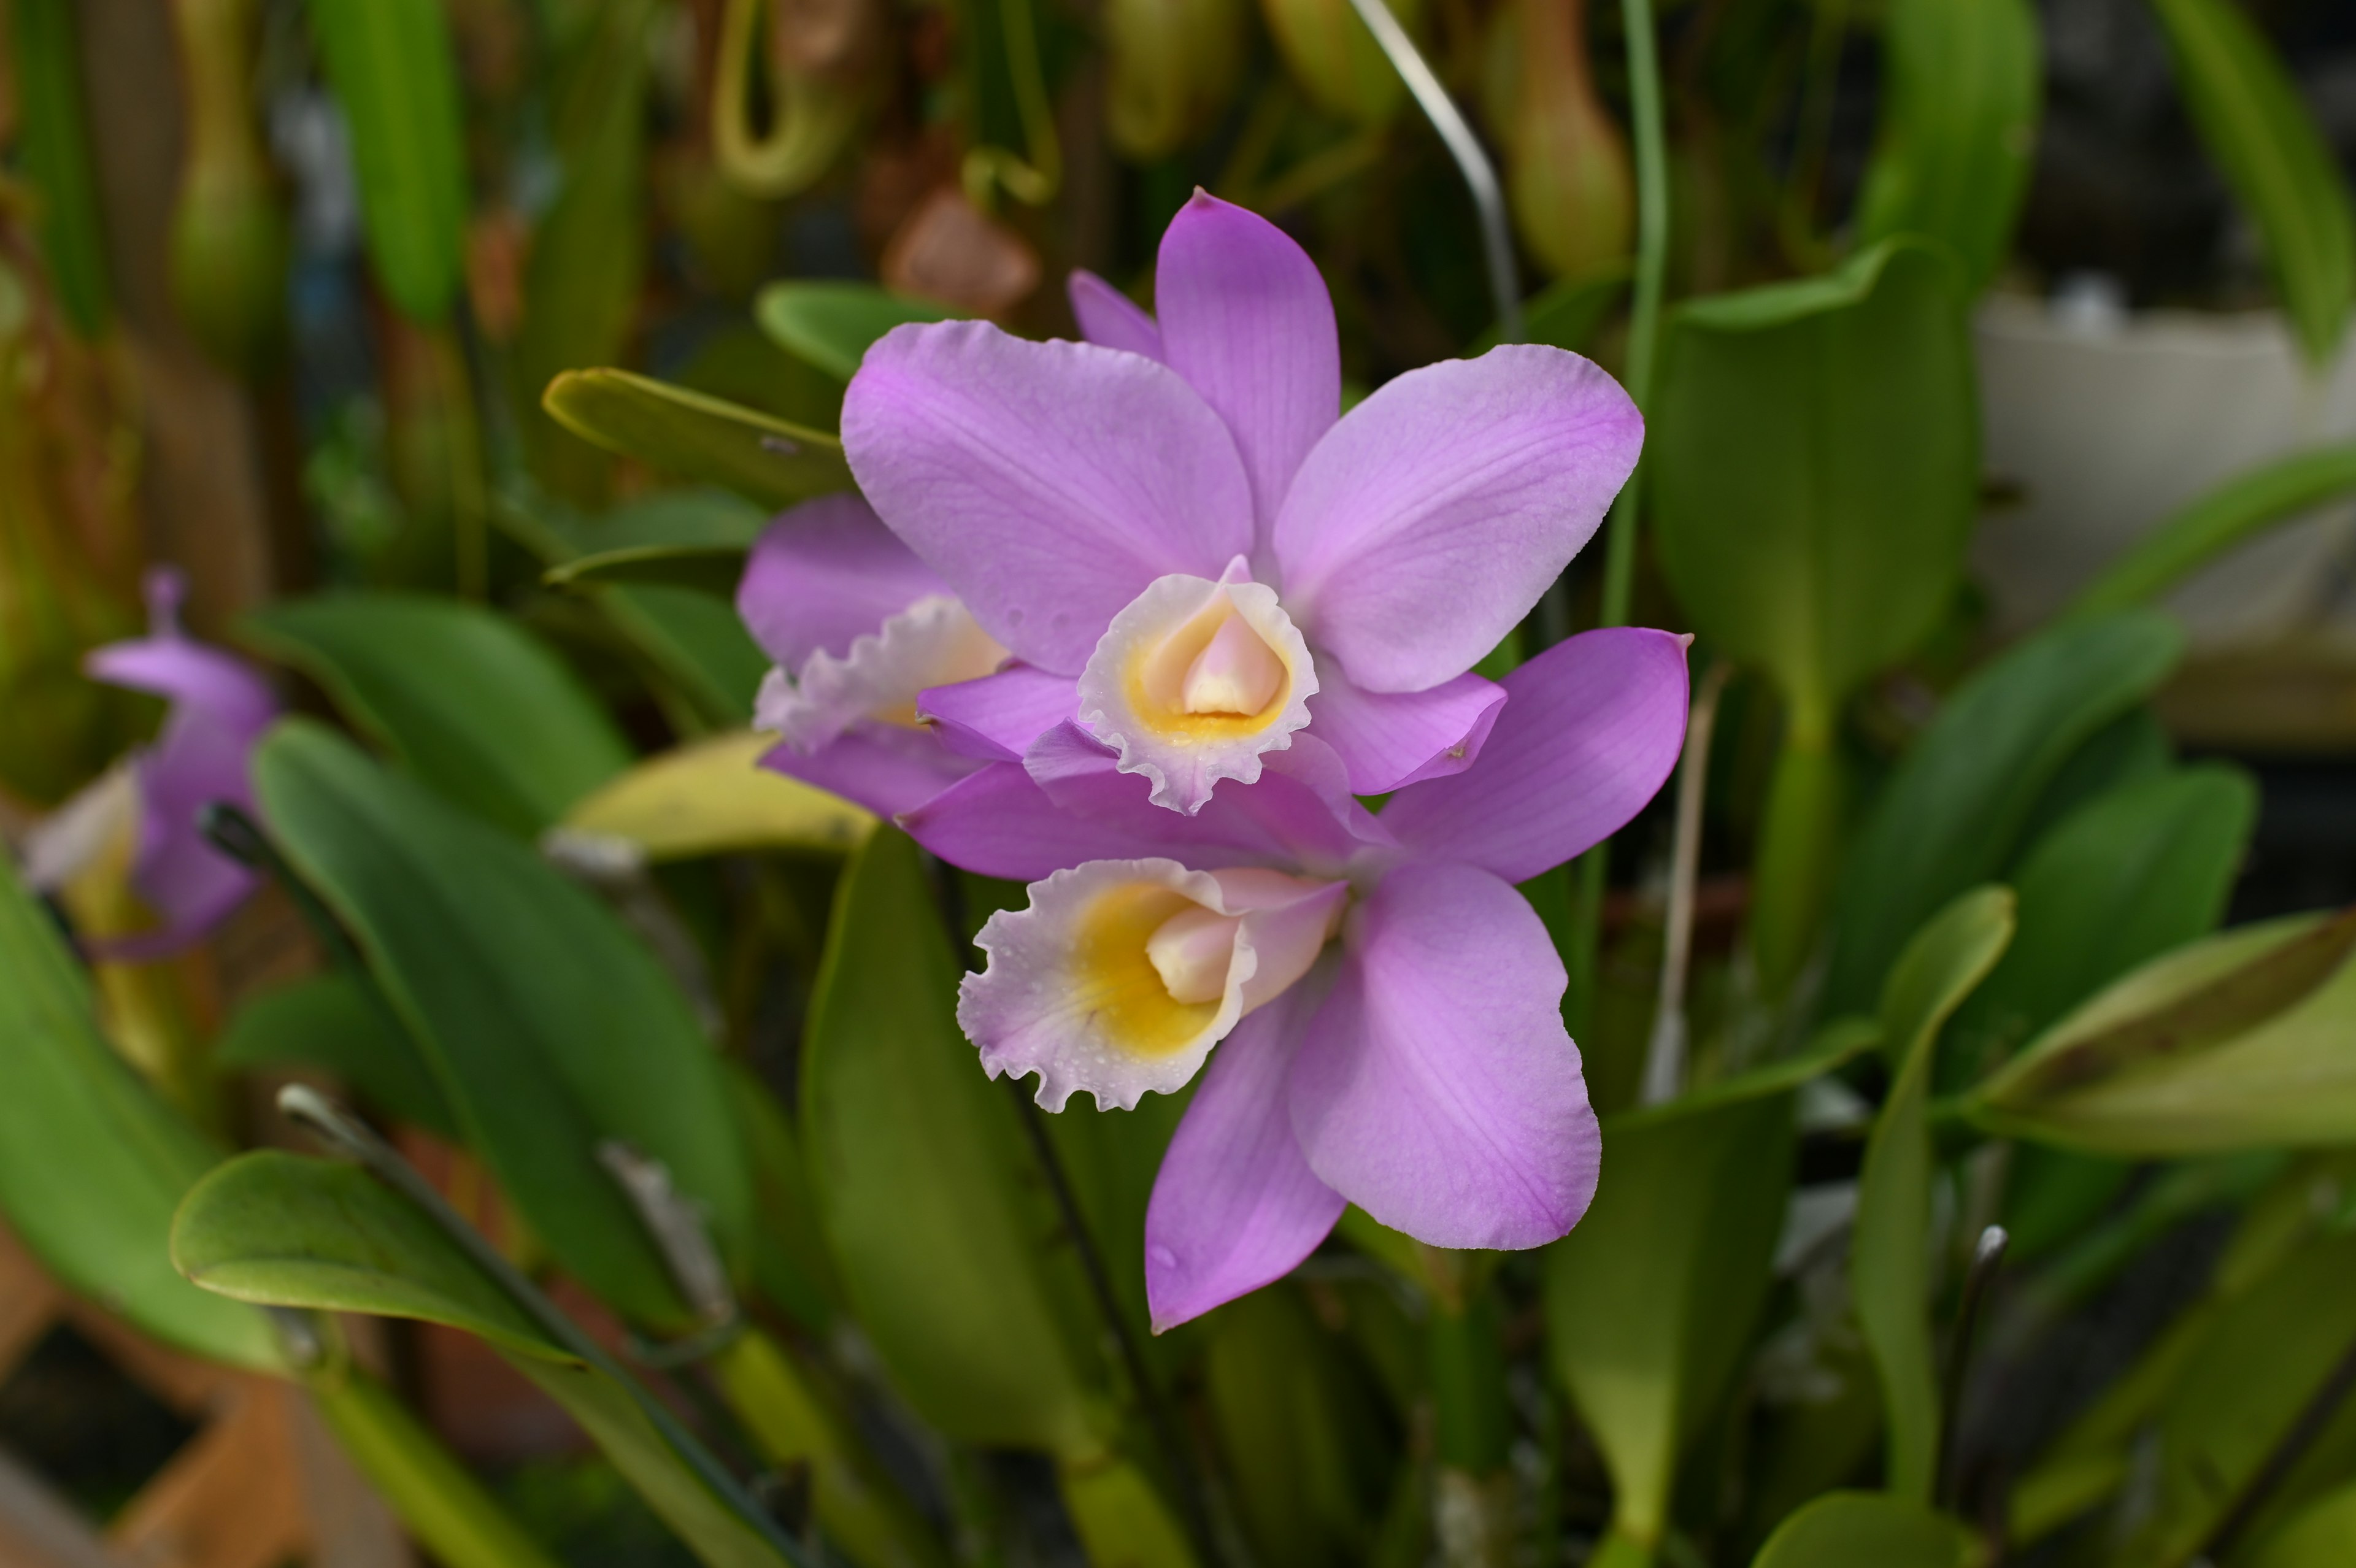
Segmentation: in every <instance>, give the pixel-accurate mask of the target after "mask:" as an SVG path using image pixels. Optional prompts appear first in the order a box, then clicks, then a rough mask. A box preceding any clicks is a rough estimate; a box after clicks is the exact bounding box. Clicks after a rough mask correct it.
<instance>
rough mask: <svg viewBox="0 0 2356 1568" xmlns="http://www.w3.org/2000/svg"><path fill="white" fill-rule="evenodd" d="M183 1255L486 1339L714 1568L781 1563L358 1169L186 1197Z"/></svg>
mask: <svg viewBox="0 0 2356 1568" xmlns="http://www.w3.org/2000/svg"><path fill="white" fill-rule="evenodd" d="M172 1254H173V1257H174V1259H175V1261H176V1262H177V1263H178V1264H179V1266H180V1267H181V1268H182V1269H183V1270H184V1271H185V1272H186V1273H187V1275H188V1276H189V1277H190V1278H191V1279H194V1280H196V1281H198V1283H199V1284H201V1285H204V1287H205V1288H207V1289H209V1290H213V1291H218V1292H220V1293H222V1294H223V1295H226V1296H232V1297H234V1298H236V1299H239V1300H244V1301H252V1302H258V1303H263V1304H267V1305H271V1306H280V1307H313V1308H316V1309H318V1310H321V1311H331V1312H365V1313H372V1314H376V1315H378V1316H381V1317H410V1318H416V1319H419V1320H421V1321H423V1322H428V1323H440V1324H444V1325H446V1326H448V1327H450V1328H457V1329H461V1330H463V1331H465V1332H466V1333H469V1334H474V1335H477V1336H479V1337H481V1338H483V1339H486V1340H487V1341H488V1342H489V1343H490V1344H491V1345H492V1346H493V1347H494V1348H495V1349H497V1350H498V1352H499V1356H500V1359H501V1360H505V1361H506V1362H507V1363H508V1364H509V1366H511V1367H513V1368H515V1369H516V1371H519V1372H521V1373H522V1374H523V1375H524V1376H525V1377H527V1378H529V1379H530V1380H531V1381H532V1382H534V1383H536V1384H538V1385H539V1387H540V1388H541V1390H542V1391H543V1392H546V1393H547V1394H548V1395H549V1396H550V1397H551V1398H552V1399H553V1400H555V1401H556V1402H557V1403H559V1404H561V1405H562V1406H563V1407H564V1409H565V1411H566V1413H569V1414H570V1415H571V1416H572V1417H573V1420H575V1421H577V1422H579V1423H580V1424H581V1426H582V1429H583V1430H584V1431H585V1432H587V1433H588V1435H589V1436H590V1438H591V1440H592V1441H594V1443H595V1444H596V1445H598V1447H600V1448H602V1449H603V1450H605V1455H606V1456H607V1457H608V1458H610V1459H611V1460H613V1462H614V1465H615V1467H616V1468H617V1469H618V1470H620V1471H621V1472H622V1474H623V1476H624V1477H626V1479H627V1480H628V1481H629V1482H630V1484H631V1485H632V1486H634V1487H636V1488H637V1489H638V1491H639V1492H640V1494H641V1495H643V1496H644V1497H645V1498H646V1499H647V1501H648V1504H649V1505H650V1506H652V1507H653V1509H654V1510H655V1511H656V1512H657V1513H658V1514H659V1515H660V1516H661V1517H662V1519H663V1520H664V1521H665V1522H666V1523H668V1524H669V1526H670V1527H671V1528H672V1529H673V1530H674V1531H678V1533H679V1535H680V1538H681V1539H682V1540H684V1541H687V1542H688V1544H689V1545H690V1546H691V1548H692V1549H693V1550H694V1552H695V1553H696V1555H697V1556H698V1557H699V1558H701V1560H702V1561H703V1562H704V1563H705V1564H707V1568H781V1565H782V1564H783V1563H784V1561H785V1560H784V1559H783V1558H782V1557H780V1556H779V1555H778V1554H777V1553H776V1552H775V1551H773V1550H771V1549H770V1547H769V1546H768V1545H767V1544H766V1542H765V1541H762V1540H761V1538H760V1537H759V1536H758V1535H756V1534H755V1532H754V1531H752V1529H751V1528H750V1527H749V1526H747V1525H746V1524H745V1523H744V1520H741V1519H739V1518H738V1517H737V1516H736V1515H735V1514H734V1512H733V1511H731V1510H730V1509H729V1508H728V1506H727V1505H726V1504H725V1503H724V1502H723V1500H722V1499H720V1498H719V1497H718V1496H717V1495H715V1494H714V1493H713V1492H712V1489H711V1488H710V1487H709V1486H707V1485H706V1484H705V1482H704V1481H703V1480H702V1479H701V1477H699V1476H697V1475H696V1473H695V1472H694V1471H693V1470H692V1469H691V1468H690V1467H688V1465H687V1463H686V1462H685V1461H684V1460H683V1459H682V1458H681V1457H680V1454H679V1452H678V1451H677V1450H676V1449H674V1448H672V1447H671V1446H670V1445H669V1443H667V1442H666V1441H665V1440H664V1439H663V1437H662V1436H661V1435H660V1434H659V1432H658V1431H657V1430H656V1429H655V1427H654V1426H653V1424H651V1423H649V1422H648V1419H647V1416H646V1413H645V1412H644V1411H643V1410H641V1409H640V1408H639V1406H638V1404H637V1402H636V1401H635V1400H634V1399H633V1398H632V1397H631V1395H630V1394H629V1392H627V1391H626V1390H625V1389H624V1388H623V1387H622V1386H621V1385H620V1384H618V1383H616V1382H615V1381H613V1380H612V1379H610V1378H608V1377H606V1376H605V1374H604V1373H603V1372H600V1371H597V1370H596V1369H595V1368H594V1367H590V1366H587V1365H584V1364H583V1363H582V1362H580V1361H578V1360H573V1358H572V1357H571V1356H569V1355H567V1354H566V1353H565V1352H564V1350H563V1349H562V1347H560V1346H559V1345H557V1344H556V1343H555V1342H554V1341H552V1339H550V1338H549V1337H548V1336H547V1335H546V1334H544V1333H543V1332H541V1329H540V1328H539V1327H538V1326H537V1325H535V1324H534V1323H533V1322H532V1321H531V1320H530V1318H529V1317H526V1316H525V1315H524V1312H523V1310H522V1308H521V1307H519V1306H518V1305H516V1303H515V1302H514V1301H512V1300H511V1299H510V1298H509V1296H507V1294H506V1293H505V1292H504V1291H503V1290H501V1289H500V1287H499V1285H498V1283H497V1282H496V1281H494V1280H492V1279H491V1278H490V1277H489V1276H488V1275H485V1274H484V1273H483V1272H482V1271H481V1269H479V1268H478V1267H477V1266H476V1264H475V1263H474V1261H473V1260H472V1259H470V1258H468V1257H467V1256H466V1254H465V1253H463V1252H461V1251H460V1250H459V1249H458V1247H457V1246H456V1244H455V1243H453V1242H452V1241H451V1240H450V1239H449V1238H448V1237H446V1236H444V1234H443V1233H442V1232H440V1231H439V1230H437V1229H435V1228H434V1224H433V1223H432V1221H428V1220H427V1219H426V1218H425V1216H424V1215H423V1214H422V1213H421V1212H419V1211H418V1210H417V1209H416V1208H415V1207H413V1206H412V1205H411V1204H410V1203H409V1202H408V1201H407V1200H404V1199H402V1198H401V1197H400V1196H398V1195H397V1194H395V1193H393V1192H392V1191H391V1190H390V1189H387V1188H385V1187H384V1186H383V1185H381V1184H380V1183H379V1182H378V1181H377V1180H376V1179H374V1178H372V1177H370V1176H369V1174H368V1173H367V1172H365V1171H363V1170H361V1169H360V1168H359V1167H357V1166H349V1165H342V1164H337V1163H333V1162H330V1161H327V1160H317V1159H305V1158H302V1157H297V1156H295V1155H289V1154H281V1153H278V1152H276V1151H273V1150H264V1151H262V1152H260V1153H256V1154H249V1155H245V1156H242V1157H239V1158H238V1159H235V1160H232V1161H230V1163H229V1164H227V1165H225V1166H223V1167H221V1168H220V1169H219V1170H218V1171H216V1172H215V1173H214V1174H213V1175H212V1177H210V1178H209V1179H207V1180H206V1181H205V1182H203V1183H202V1184H201V1185H199V1186H198V1188H197V1189H196V1190H194V1191H192V1192H190V1193H189V1195H188V1201H187V1205H186V1206H185V1207H184V1208H183V1209H182V1211H181V1212H180V1217H179V1221H178V1223H177V1225H176V1226H175V1227H174V1229H173V1235H172Z"/></svg>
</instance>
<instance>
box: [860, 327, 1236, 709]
mask: <svg viewBox="0 0 2356 1568" xmlns="http://www.w3.org/2000/svg"><path fill="white" fill-rule="evenodd" d="M842 443H843V451H844V453H845V455H846V456H847V457H848V458H849V459H850V462H851V472H852V473H853V475H856V476H857V478H858V480H859V485H860V488H861V489H862V490H863V491H864V492H865V493H866V495H867V498H868V499H869V500H870V501H872V502H873V504H874V507H875V510H876V511H877V513H878V514H879V515H881V516H882V517H883V520H884V522H886V523H887V524H889V525H890V526H891V528H892V531H893V532H894V533H896V534H898V535H899V536H900V538H901V539H905V540H906V541H907V543H908V544H909V545H910V546H911V547H912V548H913V549H915V550H916V553H917V554H918V555H919V556H921V557H923V558H924V560H926V562H927V563H928V564H929V565H931V566H932V567H933V569H934V570H935V571H938V572H939V573H940V574H941V576H942V577H943V578H944V579H945V580H946V581H948V585H949V587H950V589H951V590H952V591H953V592H956V594H957V595H958V597H959V598H960V599H962V600H964V601H965V603H966V606H967V608H968V609H969V610H971V611H972V612H973V613H974V618H975V619H976V620H978V621H980V623H981V624H982V627H983V629H984V630H986V631H988V632H989V633H990V635H991V636H993V637H996V638H997V639H998V640H999V641H1000V642H1001V643H1002V644H1004V645H1006V646H1007V647H1008V648H1010V649H1012V650H1013V652H1014V653H1015V654H1017V655H1018V656H1021V657H1022V658H1023V659H1024V660H1026V661H1027V662H1029V663H1032V664H1034V665H1038V666H1040V667H1043V668H1045V669H1049V670H1054V671H1055V672H1057V673H1058V674H1063V675H1077V674H1078V673H1079V672H1080V670H1081V669H1082V668H1083V667H1085V666H1086V665H1087V660H1088V655H1089V654H1090V653H1091V652H1093V651H1094V650H1095V647H1096V645H1097V639H1098V637H1099V636H1100V635H1103V632H1104V629H1105V627H1106V626H1107V625H1108V624H1110V623H1111V621H1112V618H1113V617H1114V616H1115V615H1117V614H1119V613H1120V611H1121V609H1122V607H1123V606H1125V605H1127V604H1128V603H1129V602H1130V600H1132V599H1134V598H1136V597H1137V595H1138V593H1139V592H1141V590H1143V588H1144V587H1145V585H1146V584H1147V583H1149V582H1151V581H1153V580H1154V579H1155V578H1157V577H1165V576H1168V575H1169V574H1171V573H1172V572H1187V573H1191V574H1194V575H1196V576H1204V577H1215V576H1217V575H1218V572H1219V571H1220V569H1221V568H1222V567H1224V566H1225V565H1226V563H1227V562H1228V561H1229V560H1232V559H1233V558H1234V557H1236V556H1237V555H1241V554H1245V553H1247V552H1248V551H1249V550H1250V549H1251V544H1252V507H1251V489H1250V485H1249V484H1248V481H1247V480H1246V479H1245V477H1244V469H1243V464H1242V462H1241V461H1240V460H1239V459H1238V458H1237V455H1236V446H1235V443H1234V442H1233V441H1232V440H1231V439H1229V437H1228V435H1227V429H1226V425H1225V424H1224V423H1222V422H1221V421H1220V419H1219V416H1218V415H1217V414H1215V413H1214V412H1212V411H1211V409H1210V406H1209V405H1208V404H1206V403H1205V402H1204V401H1203V400H1202V399H1201V398H1199V397H1197V396H1196V395H1195V394H1194V391H1193V390H1192V389H1189V388H1188V387H1187V385H1186V383H1185V382H1184V381H1183V380H1182V379H1180V378H1179V377H1178V375H1177V373H1176V372H1174V371H1173V370H1171V369H1170V368H1167V367H1166V366H1162V365H1159V364H1156V363H1155V362H1153V361H1152V360H1150V359H1146V358H1144V357H1141V356H1139V355H1135V354H1125V353H1121V352H1119V351H1118V350H1115V349H1110V348H1099V347H1096V346H1094V345H1093V344H1086V343H1063V342H1055V343H1031V342H1026V341H1024V340H1023V339H1021V338H1017V337H1010V336H1007V335H1006V334H1005V333H1003V332H1001V331H1000V330H999V329H998V328H996V327H994V326H991V325H989V324H988V323H987V322H979V321H958V322H939V323H935V324H931V325H907V326H899V327H895V328H894V329H893V330H892V331H891V332H890V333H888V334H886V335H885V336H883V338H882V339H880V340H879V341H878V342H877V343H876V344H875V345H874V347H872V348H870V349H869V350H868V351H867V357H866V358H865V360H864V361H863V362H862V364H861V367H860V370H859V374H858V375H857V376H855V377H853V378H852V379H851V387H850V389H849V391H848V392H847V393H846V395H845V397H844V400H843V405H842Z"/></svg>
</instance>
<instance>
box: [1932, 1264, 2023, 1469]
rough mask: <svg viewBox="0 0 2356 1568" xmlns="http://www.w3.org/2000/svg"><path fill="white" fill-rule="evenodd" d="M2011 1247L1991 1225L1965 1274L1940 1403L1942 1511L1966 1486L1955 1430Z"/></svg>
mask: <svg viewBox="0 0 2356 1568" xmlns="http://www.w3.org/2000/svg"><path fill="white" fill-rule="evenodd" d="M2011 1244H2012V1237H2011V1235H2010V1234H2009V1233H2008V1232H2006V1230H2005V1228H2004V1227H2003V1226H2002V1225H1990V1226H1989V1227H1988V1228H1987V1230H1985V1231H1982V1232H1980V1239H1979V1241H1978V1242H1977V1243H1976V1244H1975V1245H1974V1246H1973V1248H1972V1266H1971V1268H1970V1270H1969V1272H1967V1273H1966V1274H1965V1275H1964V1296H1963V1300H1962V1302H1961V1303H1960V1304H1959V1305H1958V1306H1957V1307H1956V1308H1955V1335H1954V1341H1953V1342H1952V1343H1950V1344H1949V1345H1948V1347H1947V1370H1946V1379H1945V1383H1946V1386H1945V1388H1944V1389H1943V1390H1942V1391H1941V1392H1942V1397H1941V1399H1940V1401H1939V1448H1938V1456H1937V1459H1936V1461H1935V1466H1936V1467H1935V1468H1934V1469H1933V1471H1932V1474H1933V1476H1935V1477H1937V1480H1936V1482H1935V1483H1934V1484H1935V1485H1936V1487H1937V1488H1938V1503H1939V1506H1940V1507H1941V1508H1944V1509H1953V1508H1954V1506H1955V1495H1956V1492H1957V1491H1958V1489H1959V1488H1960V1487H1961V1484H1962V1477H1960V1476H1959V1475H1958V1474H1957V1473H1956V1466H1955V1429H1956V1427H1957V1425H1958V1424H1960V1423H1961V1420H1962V1417H1963V1406H1964V1388H1965V1383H1966V1382H1967V1381H1968V1380H1969V1379H1970V1376H1971V1370H1972V1342H1973V1340H1974V1339H1975V1338H1976V1335H1977V1331H1978V1328H1979V1323H1980V1310H1981V1308H1982V1307H1986V1306H1987V1293H1988V1286H1989V1285H1991V1284H1992V1283H1994V1281H1995V1279H1996V1275H1997V1270H1998V1269H2000V1268H2002V1267H2003V1266H2004V1253H2005V1249H2006V1248H2007V1247H2008V1246H2010V1245H2011Z"/></svg>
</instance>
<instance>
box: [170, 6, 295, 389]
mask: <svg viewBox="0 0 2356 1568" xmlns="http://www.w3.org/2000/svg"><path fill="white" fill-rule="evenodd" d="M173 18H174V20H175V22H176V23H177V27H178V30H179V37H180V55H181V61H182V65H183V67H184V74H185V77H186V80H187V92H188V156H187V165H186V166H185V167H184V168H183V169H182V171H181V176H180V189H179V194H178V197H177V200H176V202H175V205H174V208H173V212H172V229H171V280H172V299H173V304H175V305H176V306H177V309H178V311H179V314H180V319H181V321H182V322H183V323H184V324H185V325H187V328H188V331H189V334H190V335H191V336H194V337H195V338H196V340H197V343H198V347H201V348H203V349H204V351H205V352H206V353H207V354H208V355H209V356H210V357H212V358H213V359H215V360H216V361H218V362H219V363H220V365H221V366H222V367H223V368H227V369H230V370H233V371H236V372H238V373H240V374H247V375H250V374H252V373H253V372H255V371H257V370H259V369H260V368H262V367H263V366H264V365H266V364H267V363H268V362H269V360H270V358H271V357H272V356H273V354H274V353H275V352H276V351H277V349H278V347H279V345H280V341H281V339H282V336H283V335H284V324H285V293H286V217H285V213H284V209H283V208H282V207H281V205H280V202H279V198H278V192H277V189H276V183H277V182H276V180H275V178H274V177H273V174H272V171H271V167H270V161H269V158H268V156H267V155H265V154H264V153H263V151H262V139H261V135H260V133H259V132H258V130H257V128H256V126H255V124H254V116H253V92H252V72H251V70H250V69H249V65H250V57H251V54H252V47H253V35H254V22H255V7H254V5H253V0H178V3H177V5H175V6H174V7H173Z"/></svg>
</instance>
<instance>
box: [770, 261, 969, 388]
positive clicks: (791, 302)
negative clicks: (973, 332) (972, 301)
mask: <svg viewBox="0 0 2356 1568" xmlns="http://www.w3.org/2000/svg"><path fill="white" fill-rule="evenodd" d="M956 314H957V312H956V311H954V310H952V309H951V308H950V307H948V305H945V304H935V303H934V302H933V301H931V300H925V299H917V298H916V297H915V296H913V295H909V294H895V293H890V292H889V291H887V290H884V289H880V288H878V287H876V286H875V285H874V284H873V283H819V282H805V281H801V280H796V281H794V282H792V283H771V284H770V285H769V286H768V287H767V288H766V289H763V290H762V291H761V296H760V298H759V299H757V300H755V302H754V304H753V315H754V319H755V320H756V321H758V322H759V323H760V324H761V330H762V331H764V332H766V333H767V334H768V335H769V336H770V338H771V340H772V341H774V342H775V343H776V345H777V347H780V348H783V349H784V350H785V351H786V352H787V353H788V354H791V355H793V356H794V357H797V358H798V359H802V360H804V361H806V362H808V363H809V364H811V365H814V366H816V367H817V368H819V369H820V370H823V371H825V372H826V373H827V374H828V375H830V376H832V377H833V378H834V379H837V380H839V381H848V380H850V379H851V377H852V376H854V375H856V374H857V373H858V371H859V362H860V360H862V358H864V357H866V355H867V346H868V345H869V344H871V343H873V342H874V341H875V340H876V339H877V338H879V337H881V336H883V335H884V334H885V333H887V332H889V331H891V330H892V329H893V328H894V327H895V326H901V325H906V324H907V323H909V322H925V321H947V320H948V319H949V318H950V317H951V316H953V315H956Z"/></svg>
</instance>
